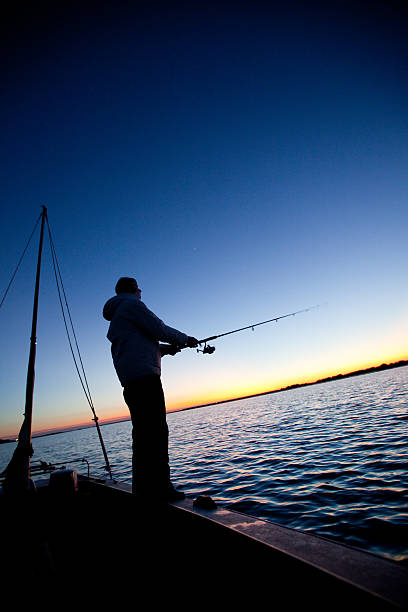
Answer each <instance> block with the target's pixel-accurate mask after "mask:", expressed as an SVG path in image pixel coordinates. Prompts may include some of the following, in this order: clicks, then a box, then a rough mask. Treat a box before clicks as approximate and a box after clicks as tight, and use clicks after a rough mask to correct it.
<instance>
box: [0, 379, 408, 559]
mask: <svg viewBox="0 0 408 612" xmlns="http://www.w3.org/2000/svg"><path fill="white" fill-rule="evenodd" d="M407 379H408V367H403V368H396V369H393V370H388V371H383V372H379V373H373V374H367V375H364V376H358V377H355V378H350V379H344V380H339V381H335V382H330V383H325V384H321V385H314V386H310V387H304V388H300V389H293V390H290V391H285V392H282V393H276V394H272V395H266V396H262V397H257V398H251V399H246V400H236V401H233V402H228V403H226V404H221V405H219V406H211V407H206V408H198V409H195V410H189V411H185V412H179V413H172V414H169V415H168V424H169V430H170V449H169V452H170V459H171V467H172V477H173V480H174V482H175V483H176V484H177V486H180V488H182V489H183V490H184V491H185V492H187V493H188V494H190V495H196V494H207V495H211V496H212V497H213V498H214V499H215V500H216V501H217V502H218V503H219V504H221V505H224V506H226V507H229V508H233V509H235V510H239V511H242V512H246V513H247V514H251V515H252V516H256V517H259V518H263V519H267V520H271V521H275V522H278V523H280V524H282V525H286V526H288V527H293V528H297V529H302V530H304V531H309V532H311V533H316V534H319V535H322V536H326V537H329V538H332V539H335V540H338V541H342V542H345V543H348V544H351V545H353V546H357V547H359V548H362V549H365V550H368V551H371V552H374V553H376V554H379V555H382V556H385V557H388V558H391V559H394V560H396V561H399V562H401V563H404V564H407V565H408V491H407V489H408V487H407V485H408V463H407V452H406V440H407V433H408V390H407V384H406V383H407ZM102 433H103V437H104V440H105V444H106V447H107V450H108V454H109V458H110V461H111V463H112V465H113V470H114V476H115V478H117V479H118V480H121V481H125V482H130V481H131V467H130V465H131V424H130V422H128V421H127V422H123V423H116V424H114V425H106V426H104V427H103V428H102ZM13 447H14V445H11V444H6V445H2V446H1V447H0V470H2V469H3V468H4V467H5V465H6V464H7V461H8V458H9V457H10V456H11V453H12V451H13ZM34 448H35V455H34V458H33V460H39V459H42V460H45V461H51V462H54V461H55V462H57V461H67V460H68V459H74V458H78V457H79V458H81V457H86V458H87V459H88V461H89V462H90V464H91V474H92V475H102V474H103V473H104V470H103V458H102V453H101V450H100V446H99V442H98V439H97V435H96V432H95V430H94V429H85V430H78V431H72V432H67V433H64V434H59V435H53V436H47V437H42V438H36V439H35V440H34ZM78 468H79V469H80V470H84V469H85V466H83V465H82V466H81V465H78Z"/></svg>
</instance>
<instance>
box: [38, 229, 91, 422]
mask: <svg viewBox="0 0 408 612" xmlns="http://www.w3.org/2000/svg"><path fill="white" fill-rule="evenodd" d="M47 226H48V233H49V239H50V245H51V252H52V257H53V264H54V262H55V266H54V273H56V271H57V272H58V278H59V281H58V280H57V275H56V280H57V288H58V282H59V284H60V285H61V290H62V293H63V296H64V301H65V307H66V311H67V314H68V318H69V322H70V326H71V330H72V335H73V338H74V342H75V347H76V350H77V353H78V358H79V362H80V364H81V369H82V376H83V380H84V384H83V388H84V392H85V395H86V397H87V399H88V403H89V405H90V407H91V409H92V412H93V413H94V416H95V417H96V414H95V409H94V405H93V401H92V396H91V391H90V389H89V385H88V380H87V378H86V373H85V367H84V364H83V361H82V357H81V352H80V350H79V345H78V340H77V337H76V334H75V328H74V324H73V322H72V317H71V312H70V309H69V305H68V299H67V296H66V293H65V289H64V283H63V282H62V275H61V270H60V267H59V263H58V258H57V254H56V250H55V246H54V242H53V240H52V236H51V229H50V226H49V223H48V221H47ZM59 297H60V304H61V307H62V308H63V306H62V298H61V294H60V293H59ZM67 327H68V326H67V324H66V329H67ZM67 333H68V329H67ZM71 352H73V348H72V344H71ZM74 360H75V358H74ZM77 371H78V375H79V377H80V379H81V378H82V377H81V374H80V373H79V368H78V367H77ZM81 382H82V381H81ZM85 387H86V388H85Z"/></svg>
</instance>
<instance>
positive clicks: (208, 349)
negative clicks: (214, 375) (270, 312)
mask: <svg viewBox="0 0 408 612" xmlns="http://www.w3.org/2000/svg"><path fill="white" fill-rule="evenodd" d="M319 307H320V304H316V306H309V308H303V309H302V310H296V312H289V313H288V314H284V315H280V316H279V317H274V318H273V319H268V320H267V321H261V322H260V323H252V325H246V326H245V327H240V328H239V329H233V330H232V331H228V332H224V333H223V334H218V335H217V336H209V337H208V338H203V340H199V341H198V344H199V345H200V346H201V344H204V347H203V348H202V349H197V352H198V353H207V354H209V355H211V354H212V353H213V352H214V351H215V346H210V345H209V344H207V342H210V341H211V340H216V339H217V338H222V337H223V336H229V335H230V334H236V333H237V332H240V331H244V330H245V329H252V331H253V330H254V327H258V326H259V325H266V323H273V322H275V323H276V322H277V321H279V320H280V319H286V318H287V317H294V316H295V315H297V314H300V313H302V312H309V310H314V309H315V308H319Z"/></svg>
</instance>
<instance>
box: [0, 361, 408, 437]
mask: <svg viewBox="0 0 408 612" xmlns="http://www.w3.org/2000/svg"><path fill="white" fill-rule="evenodd" d="M406 365H408V361H407V360H401V361H396V362H395V363H382V364H381V365H379V366H373V367H371V368H366V369H365V370H355V371H354V372H348V373H347V374H336V375H335V376H328V377H327V378H320V379H319V380H314V381H313V382H308V383H295V384H294V385H289V386H288V387H282V388H281V389H274V390H273V391H264V392H263V393H254V394H253V395H244V396H243V397H232V398H231V399H228V400H222V401H220V402H212V403H211V404H200V405H199V406H190V407H189V408H182V409H181V410H177V411H176V412H183V411H184V410H193V409H194V408H204V407H205V406H217V405H218V404H226V403H227V402H234V401H235V400H239V399H249V398H250V397H259V396H261V395H269V394H271V393H280V392H281V391H289V389H297V388H298V387H308V386H309V385H318V384H320V383H325V382H330V381H331V380H339V379H341V378H350V377H351V376H360V374H370V373H372V372H380V371H381V370H390V369H391V368H400V367H402V366H406ZM129 419H130V417H124V418H123V419H117V420H116V419H115V421H107V422H105V423H100V424H101V425H110V424H111V423H114V422H120V421H122V420H123V421H129ZM85 427H92V425H84V426H82V427H72V429H83V428H85ZM70 429H71V428H70ZM63 432H64V430H61V431H52V432H49V433H46V434H37V435H35V434H34V435H33V437H40V436H44V435H53V434H56V433H63ZM6 442H15V438H14V439H13V440H1V439H0V444H5V443H6Z"/></svg>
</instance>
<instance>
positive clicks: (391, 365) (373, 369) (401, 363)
mask: <svg viewBox="0 0 408 612" xmlns="http://www.w3.org/2000/svg"><path fill="white" fill-rule="evenodd" d="M406 365H408V361H406V360H401V361H396V362H395V363H382V364H381V365H379V366H373V367H371V368H366V369H365V370H355V371H354V372H348V373H347V374H336V375H335V376H328V377H327V378H320V379H319V380H314V381H313V382H307V383H295V384H293V385H289V386H288V387H281V388H280V389H273V391H264V392H263V393H254V394H253V395H244V396H242V397H232V398H231V399H228V400H222V401H220V402H212V403H211V404H201V405H200V406H191V408H182V410H192V409H193V408H204V406H216V405H218V404H226V403H227V402H233V401H235V400H239V399H249V398H250V397H259V396H261V395H270V394H271V393H280V392H281V391H289V390H290V389H297V388H298V387H308V386H309V385H318V384H321V383H325V382H330V381H331V380H339V379H341V378H349V377H350V376H359V375H360V374H370V373H372V372H380V371H381V370H390V369H391V368H400V367H402V366H406ZM180 412H181V411H180Z"/></svg>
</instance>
